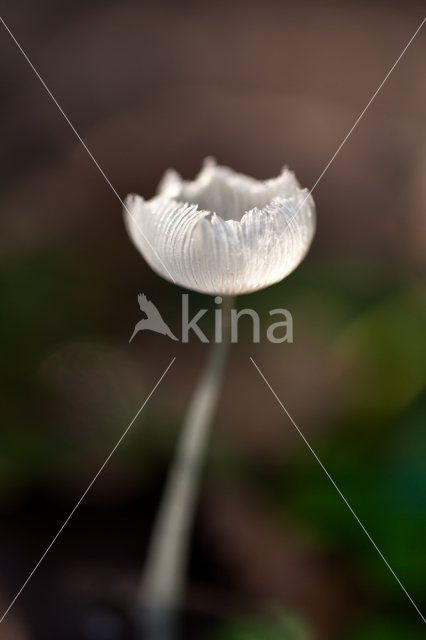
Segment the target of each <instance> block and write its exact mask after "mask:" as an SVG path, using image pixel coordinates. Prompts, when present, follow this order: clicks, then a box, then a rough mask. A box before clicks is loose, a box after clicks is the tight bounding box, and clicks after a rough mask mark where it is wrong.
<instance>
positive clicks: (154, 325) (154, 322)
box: [129, 293, 293, 343]
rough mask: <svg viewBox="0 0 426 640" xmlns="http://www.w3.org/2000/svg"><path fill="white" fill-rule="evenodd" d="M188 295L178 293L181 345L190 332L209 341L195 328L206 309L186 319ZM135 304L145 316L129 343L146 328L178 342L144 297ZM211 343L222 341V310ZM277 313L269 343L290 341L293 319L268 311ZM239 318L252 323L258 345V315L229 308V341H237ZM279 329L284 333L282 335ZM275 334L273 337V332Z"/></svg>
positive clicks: (286, 313)
mask: <svg viewBox="0 0 426 640" xmlns="http://www.w3.org/2000/svg"><path fill="white" fill-rule="evenodd" d="M188 298H189V296H188V294H187V293H184V294H182V342H189V332H190V330H192V331H193V332H194V334H195V335H196V336H197V337H198V339H199V340H201V342H210V340H209V339H208V338H207V336H206V335H205V334H204V333H203V331H202V330H201V329H200V327H199V326H198V322H199V320H200V319H201V318H202V317H203V316H204V314H206V313H207V312H208V309H200V310H199V311H198V313H197V314H196V315H195V316H194V317H193V318H192V320H190V319H189V300H188ZM214 301H215V303H216V304H220V303H221V302H222V298H221V297H220V296H216V298H215V299H214ZM138 302H139V306H140V308H141V311H143V312H144V313H145V315H146V318H143V319H142V320H139V322H138V323H137V325H136V326H135V330H134V331H133V334H132V337H131V338H130V340H129V342H131V341H132V340H133V338H134V337H135V335H136V334H137V333H138V332H139V331H144V330H146V329H148V330H149V331H155V332H156V333H162V334H163V335H164V336H168V337H169V338H171V339H172V340H178V338H176V336H175V335H174V334H173V333H172V332H171V330H170V328H169V327H168V326H167V324H166V323H165V322H164V320H163V318H162V317H161V314H160V312H159V311H158V309H157V308H156V307H155V305H154V304H153V303H152V302H151V301H150V300H148V299H147V297H146V296H145V295H144V294H143V293H141V294H139V295H138ZM214 314H215V334H214V335H215V342H222V310H221V309H216V310H215V312H214ZM277 314H280V315H282V316H284V319H283V320H282V321H281V322H274V323H273V324H271V325H270V326H269V327H268V328H267V330H266V338H267V339H268V340H269V342H273V343H280V342H293V316H292V315H291V313H290V312H289V311H287V309H272V310H271V311H269V315H270V316H274V315H277ZM241 316H249V317H251V319H252V323H253V342H260V324H261V323H260V317H259V314H258V313H257V312H256V311H254V310H253V309H241V311H237V310H236V309H231V342H238V322H239V319H240V318H241ZM283 329H284V330H285V331H284V334H283ZM278 331H279V335H276V333H275V332H277V333H278Z"/></svg>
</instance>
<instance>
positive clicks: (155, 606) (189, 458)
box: [140, 297, 232, 640]
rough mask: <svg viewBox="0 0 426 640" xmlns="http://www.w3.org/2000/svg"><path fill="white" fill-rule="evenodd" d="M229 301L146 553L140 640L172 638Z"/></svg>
mask: <svg viewBox="0 0 426 640" xmlns="http://www.w3.org/2000/svg"><path fill="white" fill-rule="evenodd" d="M231 306H232V298H230V297H226V298H224V301H223V303H222V309H223V313H222V315H223V333H222V341H221V342H215V343H213V344H212V347H211V352H210V357H209V359H208V361H207V364H206V368H205V371H204V373H203V375H202V377H201V379H200V381H199V383H198V386H197V388H196V390H195V393H194V395H193V397H192V400H191V403H190V405H189V408H188V411H187V414H186V416H185V419H184V423H183V426H182V431H181V435H180V437H179V440H178V444H177V449H176V453H175V458H174V460H173V463H172V466H171V469H170V473H169V477H168V479H167V483H166V487H165V491H164V495H163V499H162V502H161V504H160V509H159V514H158V516H157V521H156V523H155V525H154V530H153V533H152V537H151V544H150V547H149V549H148V556H147V562H146V567H145V571H144V575H143V580H142V583H141V590H140V602H141V605H142V611H143V626H144V638H145V639H148V640H172V639H173V638H175V637H176V635H175V634H176V616H177V613H178V610H179V608H180V607H181V604H182V599H183V594H184V587H185V574H186V567H187V559H188V547H189V539H190V535H191V528H192V523H193V519H194V512H195V506H196V500H197V496H198V492H199V485H200V477H201V470H202V464H203V461H204V457H205V451H206V448H207V442H208V435H209V431H210V426H211V423H212V420H213V416H214V412H215V408H216V404H217V400H218V396H219V391H220V384H221V379H222V372H223V369H224V365H225V362H226V356H227V352H228V349H229V342H230V339H229V334H230V310H231Z"/></svg>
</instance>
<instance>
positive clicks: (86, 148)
mask: <svg viewBox="0 0 426 640" xmlns="http://www.w3.org/2000/svg"><path fill="white" fill-rule="evenodd" d="M0 22H2V23H3V26H4V28H5V29H6V31H7V32H8V33H9V35H10V37H11V38H12V40H13V41H14V42H15V44H16V46H17V47H18V49H19V50H20V52H21V53H22V55H23V56H24V58H25V60H26V61H27V62H28V64H29V65H30V67H31V69H32V70H33V71H34V73H35V74H36V76H37V78H38V79H39V80H40V82H41V84H42V85H43V87H44V88H45V89H46V91H47V93H48V94H49V96H50V97H51V98H52V100H53V102H54V103H55V104H56V106H57V107H58V109H59V111H60V112H61V113H62V115H63V116H64V118H65V120H66V121H67V122H68V124H69V125H70V127H71V129H72V130H73V131H74V133H75V135H76V136H77V138H78V139H79V140H80V142H81V144H82V145H83V147H84V148H85V150H86V151H87V153H88V154H89V156H90V157H91V158H92V160H93V162H94V163H95V165H96V166H97V168H98V169H99V171H100V172H101V174H102V175H103V177H104V178H105V180H106V181H107V183H108V184H109V186H110V187H111V189H112V190H113V192H114V193H115V195H116V196H117V198H118V199H119V200H120V202H121V204H122V205H123V207H124V209H125V210H126V211H127V213H128V214H129V216H130V218H131V219H132V220H133V222H134V223H135V225H136V227H137V228H138V229H139V231H140V232H141V234H142V235H143V237H144V238H145V240H146V241H147V243H148V244H149V246H150V247H151V249H152V250H153V252H154V253H155V255H156V256H157V258H158V259H159V261H160V262H161V264H162V265H163V267H164V269H165V270H166V272H167V274H168V275H169V276H170V278H171V280H172V282H174V283H175V284H176V280H175V279H174V278H173V276H172V274H171V273H170V271H169V270H168V269H167V267H166V265H165V264H164V262H163V261H162V260H161V258H160V256H159V255H158V253H157V252H156V250H155V249H154V247H153V246H152V244H151V243H150V241H149V240H148V238H147V237H146V235H145V234H144V232H143V231H142V229H141V228H140V226H139V225H138V223H137V222H136V220H135V218H134V217H133V216H132V214H131V213H130V211H129V209H128V208H127V207H126V205H125V204H124V202H123V200H122V199H121V198H120V196H119V194H118V192H117V190H116V189H115V188H114V187H113V185H112V183H111V181H110V180H109V178H108V177H107V175H106V174H105V172H104V171H103V169H102V168H101V166H100V165H99V163H98V162H97V160H96V159H95V157H94V155H93V154H92V152H91V151H90V149H89V147H88V146H87V145H86V143H85V142H84V140H83V138H82V137H81V135H80V134H79V133H78V131H77V129H76V128H75V127H74V125H73V124H72V122H71V120H70V119H69V118H68V116H67V114H66V113H65V111H64V110H63V109H62V107H61V105H60V104H59V102H58V101H57V100H56V98H55V96H54V95H53V93H52V92H51V91H50V89H49V87H48V86H47V84H46V83H45V81H44V80H43V78H42V77H41V75H40V74H39V72H38V71H37V69H36V68H35V66H34V65H33V63H32V62H31V60H30V59H29V57H28V56H27V54H26V53H25V51H24V50H23V48H22V47H21V45H20V44H19V42H18V41H17V39H16V38H15V36H14V35H13V33H12V32H11V30H10V29H9V27H8V26H7V24H6V23H5V21H4V20H3V18H2V17H1V16H0Z"/></svg>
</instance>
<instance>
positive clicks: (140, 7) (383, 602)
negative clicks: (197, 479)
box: [0, 0, 426, 640]
mask: <svg viewBox="0 0 426 640" xmlns="http://www.w3.org/2000/svg"><path fill="white" fill-rule="evenodd" d="M1 15H2V17H3V19H4V20H5V22H6V24H7V25H8V26H9V28H10V29H11V30H12V32H13V34H14V35H15V37H16V38H17V40H18V41H19V43H20V44H21V46H22V47H23V49H24V50H25V52H26V53H27V55H28V56H29V58H30V59H31V61H32V62H33V64H34V65H35V67H36V68H37V70H38V71H39V73H40V74H41V76H42V77H43V79H44V80H45V82H46V83H47V85H48V86H49V88H50V90H51V91H52V93H53V94H54V96H55V98H56V99H57V100H58V102H59V103H60V105H61V106H62V108H63V109H64V111H65V113H66V114H67V116H68V117H69V118H70V120H71V122H72V123H73V125H74V126H75V127H76V129H77V131H78V132H79V133H80V134H81V136H82V137H83V138H84V140H85V142H86V144H87V145H88V147H89V148H90V150H91V151H92V153H93V154H94V156H95V158H96V160H97V161H98V162H99V164H100V166H101V167H102V169H103V170H104V171H105V173H106V175H107V176H108V178H109V180H110V181H111V183H112V185H113V186H114V188H115V189H116V190H117V192H118V193H119V195H120V197H124V196H125V195H126V194H127V193H129V192H138V193H140V194H142V195H144V196H145V197H151V196H152V195H153V194H154V192H155V188H156V185H157V183H158V181H159V179H160V178H161V175H162V173H163V171H164V170H165V169H166V168H168V167H170V166H172V167H174V168H175V169H177V170H178V171H179V172H180V173H182V175H183V176H184V177H185V178H192V177H193V176H194V175H195V174H196V173H197V171H198V170H199V168H200V164H201V162H202V160H203V158H204V157H205V156H207V155H213V156H215V157H216V158H217V160H218V161H219V162H220V163H222V164H227V165H230V166H232V167H233V168H235V169H236V170H238V171H242V172H244V173H247V174H249V175H253V176H255V177H257V178H269V177H271V176H275V175H277V174H278V173H279V171H280V170H281V167H282V166H283V165H284V164H288V165H289V166H290V168H292V169H293V170H294V171H295V172H296V174H297V176H298V178H299V180H300V182H301V183H302V185H303V186H306V187H309V188H310V187H312V186H313V185H314V183H315V182H316V180H317V178H318V177H319V175H320V174H321V172H322V171H323V169H324V168H325V166H326V165H327V163H328V162H329V160H330V159H331V157H332V156H333V154H334V153H335V151H336V149H337V148H338V146H339V145H340V143H341V142H342V140H343V139H344V137H345V136H346V134H347V133H348V131H349V130H350V128H351V127H352V125H353V124H354V122H355V121H356V119H357V118H358V116H359V114H360V113H361V111H362V110H363V109H364V107H365V105H366V104H367V102H368V101H369V100H370V98H371V96H372V95H373V93H374V92H375V91H376V89H377V88H378V86H379V84H380V83H381V82H382V80H383V78H384V77H385V75H386V74H387V73H388V71H389V70H390V68H391V66H392V65H393V63H394V62H395V60H396V59H397V57H398V56H399V54H400V53H401V51H402V50H403V48H404V47H405V45H406V44H407V42H408V40H409V39H410V37H411V36H412V34H413V33H414V31H415V30H416V28H417V27H418V26H419V24H420V22H421V20H422V19H423V18H424V5H423V3H422V2H415V1H414V0H405V1H404V2H396V1H393V2H392V1H390V0H387V1H386V2H385V1H380V0H368V2H367V1H359V0H358V1H355V0H352V1H340V2H337V1H332V0H329V1H325V0H324V1H321V2H314V1H312V0H298V1H297V2H287V0H263V1H262V2H260V1H259V2H255V1H252V0H216V1H215V2H195V1H192V0H186V1H185V0H183V1H182V2H175V3H173V2H170V1H169V0H156V1H155V2H154V1H153V0H152V1H146V2H128V1H124V2H122V1H120V2H119V1H118V0H117V1H108V0H107V1H104V2H101V1H100V0H85V2H82V1H81V0H74V1H73V2H64V1H63V0H62V1H59V0H37V2H33V1H31V0H14V1H13V2H12V0H5V1H4V2H3V3H2V14H1ZM425 59H426V31H425V29H423V31H422V32H420V33H419V35H418V36H417V38H416V39H415V41H414V42H413V44H412V45H411V46H410V48H409V49H408V51H407V53H406V54H405V56H404V57H403V59H402V60H401V62H400V64H399V65H398V66H397V68H396V69H395V71H394V73H393V74H392V75H391V77H390V78H389V80H388V82H387V83H386V84H385V86H384V87H383V89H382V90H381V92H380V94H379V95H378V97H377V98H376V100H375V101H374V103H373V104H372V106H371V108H370V109H369V110H368V112H367V113H366V115H365V116H364V118H363V119H362V121H361V122H360V124H359V125H358V126H357V128H356V130H355V131H354V133H353V134H352V136H351V137H350V139H349V140H348V142H347V143H346V145H345V146H344V148H343V149H342V150H341V151H340V153H339V155H338V156H337V158H336V160H335V161H334V162H333V164H332V166H331V167H330V168H329V170H328V171H327V173H326V174H325V176H324V177H323V179H322V180H321V182H320V183H319V184H318V186H317V187H316V189H315V191H314V197H315V201H316V204H317V210H318V233H317V236H316V239H315V241H314V245H313V247H312V250H311V252H310V253H309V255H308V257H307V258H306V260H305V261H304V263H303V264H302V265H301V266H300V267H299V268H298V269H297V270H296V272H295V273H294V274H292V275H291V276H290V277H288V278H287V279H286V280H284V281H283V282H281V283H279V284H277V285H275V286H273V287H270V288H269V289H266V290H264V291H262V292H258V293H255V294H252V295H248V296H243V297H241V298H240V299H239V301H238V305H239V307H240V308H244V307H245V306H250V307H251V308H253V309H256V310H257V311H258V312H259V314H260V316H261V319H262V322H263V323H264V324H263V325H262V327H263V329H262V331H263V338H262V340H261V343H260V344H255V345H254V344H253V342H252V336H251V332H250V323H249V319H247V318H246V320H247V323H246V324H244V321H243V320H242V321H241V329H242V332H241V337H240V341H239V344H238V345H234V347H233V349H232V354H231V358H230V362H229V366H228V369H227V373H226V377H225V380H224V388H223V393H222V397H221V402H220V407H219V410H218V414H217V419H216V421H215V428H214V434H213V438H212V443H211V448H210V453H209V459H208V462H207V465H206V472H205V476H204V484H203V490H202V495H201V500H200V505H199V509H198V512H197V520H196V526H195V530H194V535H193V541H192V552H191V567H190V576H189V583H188V593H187V600H186V603H185V614H184V624H183V635H182V637H183V638H185V639H187V638H188V639H190V638H192V639H197V640H198V639H206V640H275V639H276V640H281V639H282V640H396V639H398V640H399V639H400V638H410V640H417V639H420V638H423V637H424V633H425V630H424V622H423V621H422V619H421V618H420V616H419V615H418V613H417V612H416V610H415V609H414V607H413V606H412V604H411V603H410V601H409V600H408V598H407V597H406V595H405V594H404V592H403V591H402V589H401V587H400V586H399V585H398V583H397V581H396V580H395V578H394V577H393V576H392V574H391V573H390V571H389V569H388V568H387V567H386V565H385V564H384V562H383V561H382V559H381V558H380V556H379V555H378V553H377V551H376V550H375V549H374V547H373V546H372V544H371V542H370V541H369V540H368V538H367V536H366V535H365V533H364V532H363V531H362V529H361V528H360V526H359V525H358V524H357V522H356V520H355V519H354V517H353V515H352V514H351V513H350V511H349V510H348V508H347V507H346V505H345V504H344V502H343V501H342V499H341V497H340V496H339V495H338V493H337V492H336V490H335V488H334V487H333V486H332V484H331V483H330V481H329V479H328V478H327V477H326V475H325V474H324V472H323V470H322V469H321V468H320V466H319V465H318V463H317V461H316V460H315V459H314V457H313V456H312V454H311V452H310V451H309V449H308V448H307V447H306V445H305V443H304V442H303V440H302V439H301V437H300V436H299V434H298V433H297V432H296V430H295V429H294V427H293V425H292V424H291V422H290V421H289V420H288V418H287V416H286V415H285V413H284V412H283V410H282V409H281V407H280V406H279V404H278V403H277V401H276V399H275V398H274V397H273V395H272V394H271V392H270V391H269V389H268V388H267V387H266V385H265V383H264V382H263V380H262V379H261V378H260V376H259V374H258V372H257V371H256V370H255V369H254V367H253V365H252V364H251V362H250V360H249V357H250V356H252V357H254V359H255V361H256V362H257V364H258V365H259V367H260V368H261V370H262V371H263V373H264V374H265V376H266V377H267V379H268V380H269V382H270V384H271V385H272V387H273V388H274V390H275V391H276V393H277V394H278V395H279V397H280V398H281V400H282V402H283V403H284V405H285V406H286V408H287V409H288V411H289V412H290V414H291V416H292V417H293V418H294V420H295V421H296V423H297V424H298V426H299V427H300V429H301V430H302V432H303V433H304V435H305V436H306V438H307V439H308V440H309V442H310V444H311V445H312V447H313V448H314V449H315V451H316V452H317V453H318V455H319V457H320V459H321V460H322V462H323V463H324V465H325V467H326V468H327V469H328V471H329V472H330V474H331V476H332V477H333V478H334V480H335V481H336V483H337V485H338V486H339V487H340V489H341V490H342V492H343V494H344V495H345V497H346V498H347V500H348V501H349V503H350V504H351V506H352V507H353V509H354V510H355V512H356V513H357V514H358V516H359V517H360V519H361V521H362V522H363V524H364V525H365V527H366V528H367V530H368V531H369V533H370V534H371V536H372V538H373V539H374V541H375V542H376V543H377V545H378V547H379V548H380V550H381V551H382V552H383V554H384V556H385V557H386V558H387V559H388V561H389V563H390V565H391V566H392V568H393V569H394V571H395V572H396V574H397V575H398V577H399V578H400V580H401V581H402V583H403V584H404V586H405V587H406V589H407V590H408V592H409V593H410V595H411V596H412V597H413V599H414V600H415V601H416V603H417V605H418V606H419V608H420V609H421V610H422V612H423V614H426V590H425V574H426V547H425V539H426V464H425V461H426V424H425V419H426V281H425V255H426V254H425V248H426V180H425V174H426V76H425ZM0 86H1V98H0V138H1V147H0V165H1V170H0V207H1V218H0V228H1V233H0V292H1V309H0V315H1V367H0V379H1V391H0V404H1V408H0V412H1V427H0V515H1V522H0V609H1V611H4V610H5V609H6V608H7V606H8V604H9V603H10V601H11V600H12V598H13V597H14V596H15V594H16V593H17V591H18V590H19V589H20V587H21V586H22V584H23V582H24V581H25V580H26V578H27V577H28V575H29V573H30V571H31V570H32V569H33V567H34V566H35V564H36V563H37V561H38V560H39V558H40V557H41V555H42V554H43V553H44V551H45V549H46V548H47V546H48V544H49V543H50V542H51V540H52V539H53V537H54V536H55V534H56V533H57V531H58V530H59V528H60V526H61V525H62V524H63V522H64V521H65V519H66V517H67V516H68V515H69V513H70V511H71V510H72V508H73V507H74V505H75V504H76V502H77V500H78V499H79V498H80V496H81V495H82V493H83V491H84V490H85V489H86V487H87V485H88V484H89V482H90V481H91V480H92V478H93V477H94V475H95V473H96V472H97V471H98V469H99V467H100V466H101V464H102V463H103V461H104V460H105V458H106V456H107V455H108V453H109V451H110V450H111V449H112V447H113V446H114V445H115V443H116V442H117V440H118V438H119V437H120V436H121V434H122V433H123V431H124V429H125V428H126V427H127V425H128V423H129V422H130V420H131V419H132V418H133V416H134V414H135V413H136V411H137V410H138V409H139V407H140V406H141V404H142V403H143V402H144V400H145V399H146V397H147V395H148V394H149V392H150V391H151V389H152V388H153V386H154V385H155V383H156V382H157V380H158V379H159V377H160V375H161V374H162V373H163V371H164V370H165V368H166V366H167V365H168V364H169V362H170V360H171V359H172V358H173V357H174V356H176V357H177V360H176V362H175V363H174V365H173V366H172V368H171V369H170V371H169V373H168V374H167V376H166V378H165V379H164V380H163V382H162V383H161V385H160V386H159V388H158V389H157V390H156V392H155V394H154V395H153V397H152V398H151V399H150V401H149V403H148V404H147V406H146V408H145V409H144V410H143V412H142V414H141V415H140V417H139V418H138V420H137V422H136V423H135V425H134V426H133V428H132V430H131V431H130V432H129V434H128V435H127V436H126V438H125V440H124V441H123V443H122V444H121V445H120V447H119V449H118V450H117V451H116V453H115V454H114V456H113V458H112V459H111V461H110V462H109V463H108V465H107V467H106V468H105V469H104V471H103V472H102V474H101V476H100V477H99V478H98V480H97V481H96V483H95V485H94V486H93V487H92V489H91V490H90V492H89V494H88V495H87V496H86V498H85V499H84V502H83V504H82V505H81V506H80V507H79V509H78V511H77V512H76V513H75V514H74V516H73V517H72V519H71V521H70V522H69V523H68V525H67V526H66V528H65V529H64V531H63V533H62V534H61V536H60V537H59V538H58V540H57V542H56V543H55V545H54V547H53V548H52V549H51V551H50V552H49V554H48V556H47V557H46V559H45V560H44V561H43V563H42V564H41V566H40V568H39V569H38V570H37V572H36V573H35V575H34V576H33V578H32V579H31V581H30V583H29V584H28V586H27V587H26V589H25V590H24V592H23V593H22V595H21V596H20V598H19V600H18V601H17V602H16V604H15V606H14V607H13V608H12V609H11V611H10V613H9V614H8V616H7V617H6V618H5V620H4V621H3V623H2V624H1V627H0V635H1V638H2V640H51V639H52V640H53V639H54V640H57V639H58V638H61V640H71V639H72V640H124V639H131V638H132V632H131V629H130V627H129V624H128V620H127V617H126V611H127V609H128V607H129V606H130V604H131V603H132V602H133V601H134V598H135V593H136V589H137V585H138V581H139V577H140V572H141V568H142V566H143V562H144V557H145V553H146V547H147V542H148V539H149V533H150V530H151V526H152V523H153V518H154V515H155V510H156V506H157V504H158V501H159V498H160V495H161V488H162V486H163V484H164V480H165V477H166V472H167V466H168V464H169V461H170V458H171V455H172V452H173V447H174V443H175V440H176V436H177V433H178V430H179V425H180V423H181V420H182V416H183V413H184V411H185V407H186V406H187V404H188V400H189V398H190V394H191V391H192V390H193V388H194V385H195V383H196V380H197V377H198V376H199V373H200V370H201V368H202V363H203V361H204V359H205V357H206V354H207V349H206V345H203V344H201V343H200V342H199V341H198V340H197V338H196V337H195V336H194V337H193V339H192V340H191V341H190V342H189V344H186V345H183V344H181V343H176V342H172V341H170V340H169V339H168V338H167V337H166V336H161V335H157V334H153V333H150V334H139V335H138V336H137V339H135V340H134V341H133V342H132V343H131V344H129V343H128V340H129V337H130V335H131V332H132V331H133V327H134V325H135V324H136V322H137V321H138V320H139V319H140V317H141V314H140V311H139V309H138V305H137V299H136V296H137V294H138V293H140V292H144V293H145V294H146V295H147V296H148V298H150V299H152V300H153V301H154V303H155V304H156V305H157V306H158V308H159V309H160V311H161V313H162V314H163V317H164V318H166V319H167V320H166V321H167V322H168V324H169V325H170V327H171V328H172V331H174V332H175V333H179V331H180V297H181V293H182V292H184V291H183V290H182V289H180V288H179V287H176V286H174V285H172V284H170V283H167V282H165V281H163V280H161V279H160V278H159V277H158V276H157V275H155V274H154V273H153V272H152V271H151V270H150V269H149V268H148V267H147V265H146V264H145V263H144V261H143V259H142V258H141V257H140V256H139V255H138V253H137V252H136V250H135V249H134V248H133V246H132V245H131V243H130V241H129V239H128V238H127V236H126V233H125V230H124V226H123V221H122V214H121V205H120V202H119V200H118V199H117V197H116V195H114V193H113V191H112V190H111V188H110V187H109V186H108V184H107V182H106V181H105V179H104V178H103V177H102V175H101V174H100V172H99V171H98V169H97V168H96V166H95V165H94V163H93V161H92V160H91V159H90V157H89V156H88V155H87V153H86V151H85V150H84V148H83V147H82V145H81V144H80V142H79V141H78V139H77V138H76V136H75V134H74V133H73V131H72V130H71V128H70V127H69V125H68V124H67V122H66V121H65V119H64V117H63V115H62V114H61V113H60V112H59V110H58V109H57V107H56V106H55V104H54V103H53V101H52V99H51V98H50V96H49V95H48V94H47V92H46V90H45V89H44V88H43V86H42V85H41V83H40V81H39V80H38V79H37V77H36V75H35V74H34V72H33V71H32V70H31V68H30V67H29V65H28V63H27V62H26V60H25V59H24V57H23V55H22V54H21V52H20V51H19V49H18V48H17V46H16V44H15V43H14V42H13V40H12V39H11V37H10V35H9V34H8V33H7V31H6V30H5V29H4V27H3V26H1V28H0ZM190 300H191V303H190V304H191V309H194V311H196V310H197V309H198V308H200V305H201V307H206V308H209V309H210V310H211V309H212V308H213V306H214V305H213V303H212V300H211V299H210V298H209V296H202V295H197V294H195V293H192V294H191V297H190ZM277 307H284V308H286V309H288V310H289V311H291V313H292V315H293V319H294V343H293V344H286V343H284V344H270V343H269V342H267V341H266V339H265V337H264V336H265V333H264V332H265V330H266V326H267V325H268V322H269V316H268V310H269V309H274V308H277ZM212 317H213V316H212V312H210V313H209V314H206V317H205V318H204V319H203V321H202V322H201V323H200V325H201V326H202V327H203V329H204V330H205V331H206V332H208V331H211V330H212Z"/></svg>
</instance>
